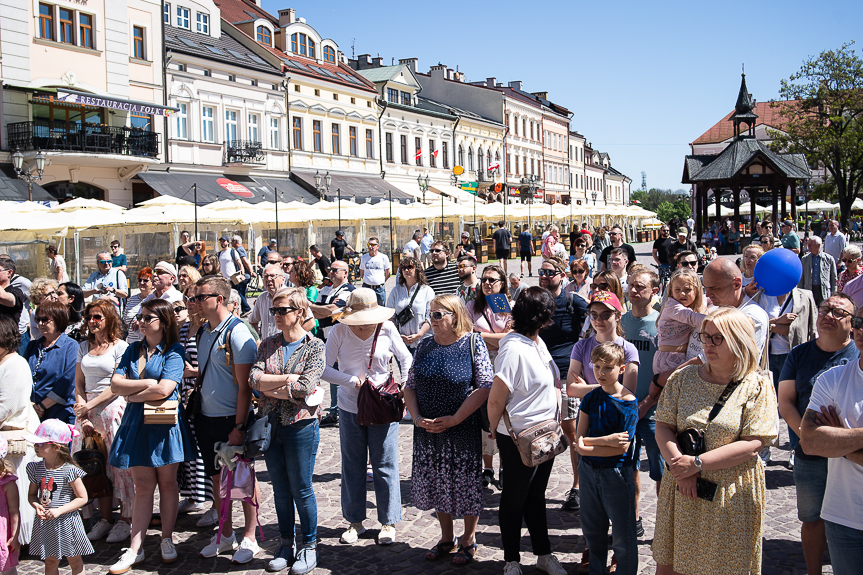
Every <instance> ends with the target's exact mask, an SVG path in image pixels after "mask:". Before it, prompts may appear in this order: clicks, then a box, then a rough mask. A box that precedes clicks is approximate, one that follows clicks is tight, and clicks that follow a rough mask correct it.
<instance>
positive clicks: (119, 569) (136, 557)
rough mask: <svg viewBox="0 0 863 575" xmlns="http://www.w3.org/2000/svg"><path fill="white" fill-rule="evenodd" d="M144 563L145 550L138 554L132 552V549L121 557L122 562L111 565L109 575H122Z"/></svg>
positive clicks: (127, 550)
mask: <svg viewBox="0 0 863 575" xmlns="http://www.w3.org/2000/svg"><path fill="white" fill-rule="evenodd" d="M143 562H144V550H143V549H142V550H140V551H138V552H137V553H135V552H134V551H132V550H131V549H126V550H125V551H124V552H123V554H122V555H120V560H119V561H117V562H116V563H114V564H113V565H111V568H110V569H108V573H111V575H120V574H121V573H125V572H126V571H128V570H130V569H131V568H132V567H134V566H135V565H139V564H141V563H143Z"/></svg>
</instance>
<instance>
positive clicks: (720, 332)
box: [653, 308, 778, 575]
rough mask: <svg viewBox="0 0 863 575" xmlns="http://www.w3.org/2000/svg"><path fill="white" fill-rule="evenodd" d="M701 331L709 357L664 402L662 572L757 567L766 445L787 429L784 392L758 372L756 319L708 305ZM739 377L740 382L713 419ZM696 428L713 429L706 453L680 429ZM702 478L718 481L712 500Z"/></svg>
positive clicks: (751, 571) (701, 574) (660, 422)
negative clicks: (687, 451)
mask: <svg viewBox="0 0 863 575" xmlns="http://www.w3.org/2000/svg"><path fill="white" fill-rule="evenodd" d="M698 335H699V339H700V340H701V342H702V345H703V346H704V348H703V349H704V354H705V356H706V358H707V363H706V364H704V365H702V366H689V367H685V368H683V369H681V370H679V371H677V372H675V373H674V375H672V376H671V377H670V378H669V379H668V382H667V383H666V385H665V388H664V390H663V393H662V395H661V396H660V398H659V407H658V408H657V410H656V440H657V442H658V443H659V448H660V450H661V451H662V455H663V457H664V458H665V461H666V462H667V464H668V472H667V473H666V474H665V476H664V477H663V481H662V484H661V486H660V491H659V501H658V503H657V508H656V532H655V535H654V539H653V558H654V559H655V560H656V563H657V569H656V572H657V574H659V575H672V574H675V573H686V574H687V575H714V574H718V573H722V574H735V575H736V574H748V575H757V574H758V573H760V572H761V540H762V532H763V530H764V508H765V499H766V489H765V484H764V464H763V463H762V462H761V459H760V458H759V457H758V453H759V452H760V451H761V449H762V448H763V447H764V446H765V445H769V444H770V443H772V442H773V440H774V439H776V436H777V433H778V429H777V419H776V394H775V392H774V390H773V382H772V381H770V380H769V379H768V378H765V377H762V376H761V375H760V374H759V373H758V369H759V367H758V361H759V355H760V354H759V353H758V346H757V344H756V342H755V328H754V326H753V324H752V321H751V320H750V319H749V318H748V317H747V316H746V315H744V314H743V312H741V311H739V310H737V309H735V308H721V309H718V310H715V311H713V312H711V313H709V314H708V315H707V317H706V318H705V320H704V323H702V325H701V332H700V333H699V334H698ZM731 382H735V383H736V388H734V391H733V392H731V395H730V396H729V397H728V399H727V401H726V402H725V405H724V406H723V407H722V409H721V411H720V412H719V414H718V415H716V417H715V418H714V419H713V420H712V422H710V423H709V424H708V422H707V419H708V415H709V413H710V412H711V410H712V409H713V407H714V405H715V404H716V402H717V400H718V399H719V397H720V396H721V395H722V393H723V391H724V390H725V388H726V387H727V386H728V385H729V384H730V383H731ZM689 428H697V429H701V430H704V443H705V452H704V453H703V454H701V455H700V456H690V455H682V454H681V451H680V446H679V444H678V443H677V438H676V436H677V433H679V432H681V431H684V430H686V429H689ZM699 478H701V479H705V480H707V481H710V482H713V483H714V484H716V485H717V488H716V495H715V497H714V499H713V501H708V500H706V499H699V498H698V496H697V491H696V480H697V479H699ZM729 551H731V552H729Z"/></svg>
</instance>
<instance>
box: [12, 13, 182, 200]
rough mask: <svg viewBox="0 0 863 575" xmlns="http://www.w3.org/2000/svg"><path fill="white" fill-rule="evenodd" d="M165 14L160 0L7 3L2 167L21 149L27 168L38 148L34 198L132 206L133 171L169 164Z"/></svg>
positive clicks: (134, 174)
mask: <svg viewBox="0 0 863 575" xmlns="http://www.w3.org/2000/svg"><path fill="white" fill-rule="evenodd" d="M162 10H163V9H162V4H161V2H159V1H157V0H111V1H110V2H108V1H106V0H103V1H100V0H90V1H88V2H81V1H79V0H45V1H27V0H3V2H2V16H0V61H2V68H0V77H2V84H0V101H2V105H0V149H2V150H3V152H5V154H3V156H0V158H3V159H2V160H0V161H4V162H10V161H11V154H12V153H13V152H15V151H16V150H18V151H20V152H21V153H22V154H23V155H24V163H25V168H26V166H27V165H32V163H33V159H34V158H35V156H36V153H37V150H41V151H42V153H43V154H44V156H46V168H45V171H44V174H43V177H42V180H41V181H40V182H39V184H40V185H37V186H34V188H35V189H36V190H37V193H36V194H34V199H38V200H65V199H68V198H72V197H89V198H96V199H102V200H107V201H111V202H114V203H116V204H120V205H122V206H126V207H128V206H130V205H131V204H132V203H133V202H134V201H135V195H134V191H133V183H132V180H133V178H134V177H135V176H136V174H138V173H139V172H141V171H145V170H146V169H147V168H148V167H150V166H152V165H155V164H158V163H160V162H162V161H164V157H165V148H164V140H163V137H164V128H165V124H166V121H165V118H166V114H167V113H168V112H170V110H168V109H166V107H165V105H164V103H165V102H164V94H163V88H162V86H163V78H162V74H163V62H162V40H161V38H162V35H161V22H162ZM3 172H4V174H6V177H8V176H10V175H11V176H12V177H14V172H12V171H11V166H10V165H8V164H7V165H5V166H4V168H3ZM43 188H44V190H47V192H48V194H45V192H44V190H43ZM10 199H11V198H10ZM21 199H26V197H25V198H21Z"/></svg>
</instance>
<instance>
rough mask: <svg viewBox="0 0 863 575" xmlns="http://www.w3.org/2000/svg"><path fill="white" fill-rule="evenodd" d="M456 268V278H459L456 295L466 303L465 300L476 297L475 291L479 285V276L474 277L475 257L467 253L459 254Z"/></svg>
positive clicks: (471, 299)
mask: <svg viewBox="0 0 863 575" xmlns="http://www.w3.org/2000/svg"><path fill="white" fill-rule="evenodd" d="M456 268H457V269H458V279H460V280H461V284H460V285H459V286H458V289H457V290H456V295H457V296H458V297H460V298H461V300H462V301H463V302H464V304H465V305H467V302H469V301H473V300H475V299H476V292H477V290H478V289H479V287H480V285H479V278H478V277H476V258H474V257H473V256H469V255H468V256H461V257H460V258H458V261H457V262H456Z"/></svg>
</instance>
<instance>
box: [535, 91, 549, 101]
mask: <svg viewBox="0 0 863 575" xmlns="http://www.w3.org/2000/svg"><path fill="white" fill-rule="evenodd" d="M533 95H534V96H536V97H537V98H542V99H543V100H548V92H534V93H533Z"/></svg>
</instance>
